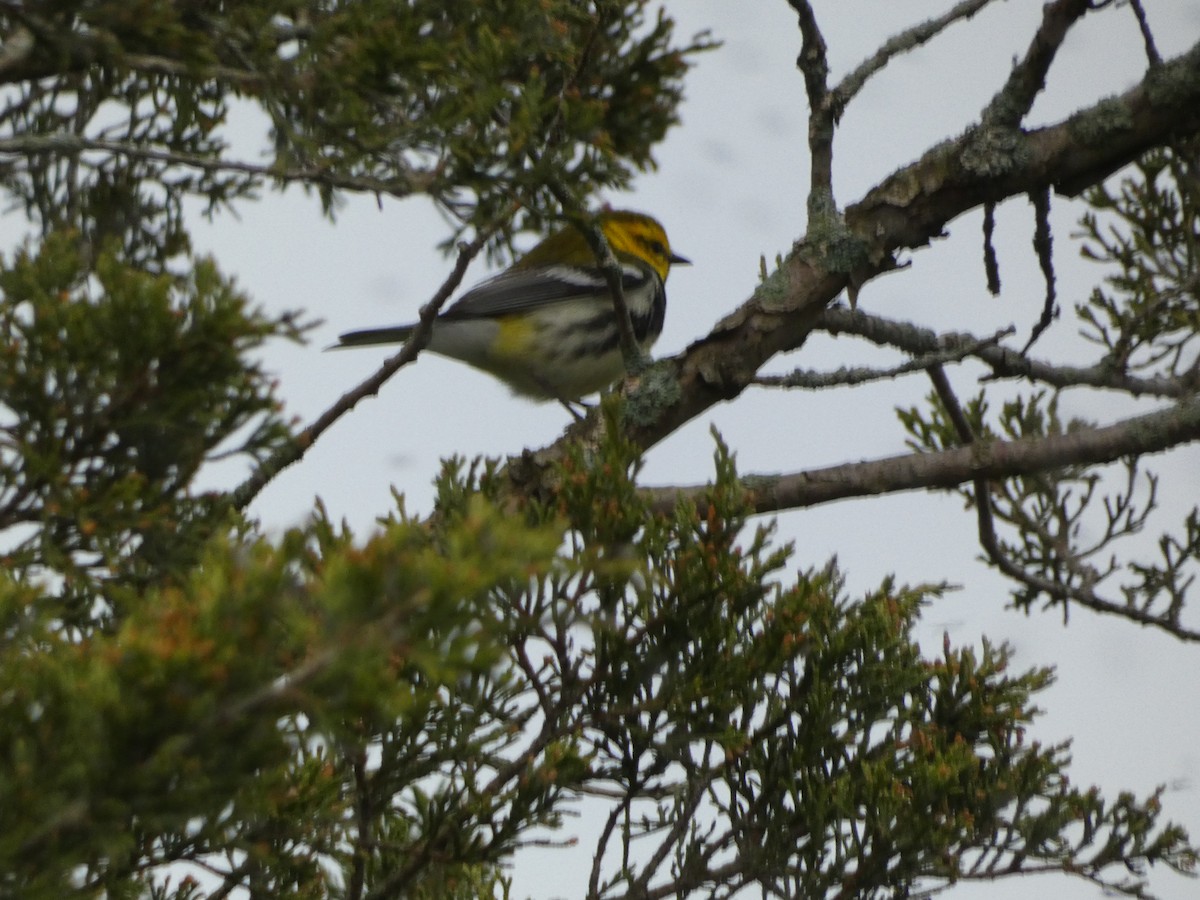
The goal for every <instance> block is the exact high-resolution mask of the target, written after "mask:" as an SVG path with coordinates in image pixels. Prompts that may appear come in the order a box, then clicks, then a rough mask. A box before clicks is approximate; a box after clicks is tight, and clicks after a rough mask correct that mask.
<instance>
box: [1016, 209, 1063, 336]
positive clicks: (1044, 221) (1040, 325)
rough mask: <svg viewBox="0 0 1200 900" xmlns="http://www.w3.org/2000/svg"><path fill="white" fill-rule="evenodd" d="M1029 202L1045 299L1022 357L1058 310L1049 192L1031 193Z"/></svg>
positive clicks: (1034, 248)
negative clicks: (1056, 304) (1055, 302)
mask: <svg viewBox="0 0 1200 900" xmlns="http://www.w3.org/2000/svg"><path fill="white" fill-rule="evenodd" d="M1029 200H1030V202H1031V203H1032V204H1033V215H1034V227H1033V250H1034V252H1035V253H1037V258H1038V266H1039V267H1040V268H1041V270H1042V278H1044V279H1045V282H1046V297H1045V299H1044V300H1043V301H1042V315H1041V317H1040V318H1039V319H1038V321H1037V324H1036V325H1034V326H1033V332H1032V333H1031V334H1030V335H1029V340H1028V342H1026V344H1025V346H1024V347H1022V348H1021V355H1022V356H1024V355H1025V354H1026V353H1028V352H1029V348H1030V347H1032V346H1033V345H1034V342H1035V341H1037V339H1038V338H1040V337H1041V336H1042V334H1043V333H1044V332H1045V330H1046V329H1047V328H1049V327H1050V323H1051V322H1053V321H1054V318H1055V316H1057V315H1058V308H1057V307H1056V306H1055V305H1054V300H1055V291H1054V255H1053V249H1054V236H1053V235H1052V234H1051V232H1050V191H1049V190H1048V189H1046V188H1042V189H1041V190H1038V191H1033V192H1032V193H1030V195H1029Z"/></svg>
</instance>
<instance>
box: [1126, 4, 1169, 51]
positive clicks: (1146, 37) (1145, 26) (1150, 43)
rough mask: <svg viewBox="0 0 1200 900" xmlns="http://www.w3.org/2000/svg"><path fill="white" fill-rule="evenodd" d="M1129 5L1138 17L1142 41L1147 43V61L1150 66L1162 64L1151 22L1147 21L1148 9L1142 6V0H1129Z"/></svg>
mask: <svg viewBox="0 0 1200 900" xmlns="http://www.w3.org/2000/svg"><path fill="white" fill-rule="evenodd" d="M1129 7H1130V9H1132V10H1133V14H1134V16H1135V17H1136V18H1137V23H1138V28H1139V29H1140V30H1141V32H1142V43H1143V44H1145V45H1146V61H1147V62H1149V63H1150V67H1151V68H1154V67H1155V66H1161V65H1162V56H1161V55H1160V54H1159V52H1158V47H1157V46H1155V44H1154V34H1153V33H1152V32H1151V31H1150V23H1149V22H1148V21H1146V10H1145V9H1143V8H1142V0H1129Z"/></svg>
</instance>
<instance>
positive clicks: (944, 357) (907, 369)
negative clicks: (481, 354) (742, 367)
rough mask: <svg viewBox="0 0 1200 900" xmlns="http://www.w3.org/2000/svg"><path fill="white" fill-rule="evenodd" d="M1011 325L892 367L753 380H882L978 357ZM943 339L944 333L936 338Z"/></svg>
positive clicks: (784, 383) (814, 385)
mask: <svg viewBox="0 0 1200 900" xmlns="http://www.w3.org/2000/svg"><path fill="white" fill-rule="evenodd" d="M1015 333H1016V329H1015V328H1013V327H1012V326H1009V327H1008V328H1003V329H1001V330H1000V331H997V332H996V333H995V334H993V335H992V336H991V337H986V338H980V339H979V340H977V341H961V342H959V341H955V342H953V344H948V345H947V346H945V347H943V348H941V349H939V350H935V351H933V352H930V353H926V354H922V355H920V356H916V357H914V358H913V359H911V360H909V361H908V362H906V363H901V364H900V365H898V366H893V367H892V368H890V369H872V368H868V367H866V366H859V367H848V366H843V367H842V368H840V369H838V370H836V371H834V372H815V371H812V370H811V369H797V370H796V371H794V372H791V373H789V374H787V375H760V376H759V377H757V378H755V379H754V384H757V385H760V386H762V387H778V388H793V387H798V388H807V389H810V390H814V389H818V388H829V387H850V386H853V385H858V384H866V383H868V382H871V381H884V380H889V379H892V378H897V377H899V376H901V375H908V374H910V373H912V372H922V371H925V370H927V369H929V368H931V367H933V366H940V365H943V364H944V363H951V362H960V361H962V360H964V359H966V358H967V357H969V356H978V355H980V352H981V351H982V350H983V349H984V348H986V347H996V345H997V344H999V343H1000V341H1001V340H1003V339H1004V338H1006V337H1008V336H1009V335H1012V334H1015ZM939 341H941V342H943V343H946V342H945V336H943V337H942V338H939Z"/></svg>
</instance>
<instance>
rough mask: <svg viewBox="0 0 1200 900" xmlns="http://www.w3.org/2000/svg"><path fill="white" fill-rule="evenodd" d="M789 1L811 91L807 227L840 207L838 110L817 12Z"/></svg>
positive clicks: (798, 61) (799, 0)
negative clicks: (835, 146) (835, 134)
mask: <svg viewBox="0 0 1200 900" xmlns="http://www.w3.org/2000/svg"><path fill="white" fill-rule="evenodd" d="M790 2H791V5H792V9H794V10H796V15H797V16H798V17H799V19H800V35H801V38H802V39H803V44H802V46H801V50H800V56H799V57H797V59H796V65H797V67H799V69H800V71H801V72H802V73H803V74H804V88H805V90H806V91H807V93H808V152H809V163H810V183H809V188H808V226H809V228H813V227H814V225H815V223H818V222H821V221H823V220H824V219H826V218H828V217H829V216H831V215H833V213H834V212H835V210H836V209H837V204H836V203H835V202H834V197H833V132H834V129H835V128H836V125H837V121H836V120H837V111H835V110H834V109H833V107H832V106H831V105H830V103H829V88H828V84H827V81H828V78H829V62H828V60H827V59H826V47H825V38H824V37H823V36H822V34H821V29H820V27H819V26H818V25H817V17H816V14H815V13H814V12H813V9H812V6H811V5H810V4H809V3H808V0H790Z"/></svg>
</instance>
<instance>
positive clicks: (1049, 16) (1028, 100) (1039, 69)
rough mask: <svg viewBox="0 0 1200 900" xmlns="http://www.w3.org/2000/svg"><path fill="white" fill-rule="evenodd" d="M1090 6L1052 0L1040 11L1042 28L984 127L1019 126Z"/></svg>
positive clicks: (1083, 0)
mask: <svg viewBox="0 0 1200 900" xmlns="http://www.w3.org/2000/svg"><path fill="white" fill-rule="evenodd" d="M1091 6H1092V3H1091V0H1055V2H1053V3H1047V4H1046V5H1045V6H1044V7H1042V24H1041V25H1040V26H1039V27H1038V30H1037V33H1036V34H1034V36H1033V40H1032V41H1031V42H1030V44H1029V49H1028V50H1027V51H1026V52H1025V58H1024V59H1022V60H1021V61H1020V62H1019V63H1017V65H1016V67H1015V68H1014V69H1013V70H1012V73H1011V74H1010V75H1009V76H1008V81H1007V82H1006V83H1005V85H1004V87H1003V88H1001V89H1000V92H999V93H997V94H996V96H995V97H993V98H992V102H991V103H989V104H988V105H987V108H986V109H985V110H984V111H983V121H982V124H983V127H985V128H987V127H989V126H1000V127H1007V128H1016V127H1017V126H1018V125H1020V124H1021V121H1022V120H1023V119H1024V118H1025V116H1026V115H1028V114H1029V110H1030V108H1031V107H1032V106H1033V101H1034V100H1036V99H1037V95H1038V94H1040V93H1041V92H1042V89H1043V88H1044V87H1045V86H1046V73H1047V72H1049V71H1050V65H1051V63H1053V62H1054V57H1055V56H1056V55H1057V54H1058V48H1059V47H1061V46H1062V42H1063V41H1064V40H1065V39H1066V36H1067V32H1068V31H1070V30H1071V26H1073V25H1074V24H1075V22H1076V20H1078V19H1079V18H1080V17H1082V16H1083V15H1084V14H1085V13H1086V12H1088V10H1089V9H1091Z"/></svg>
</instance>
